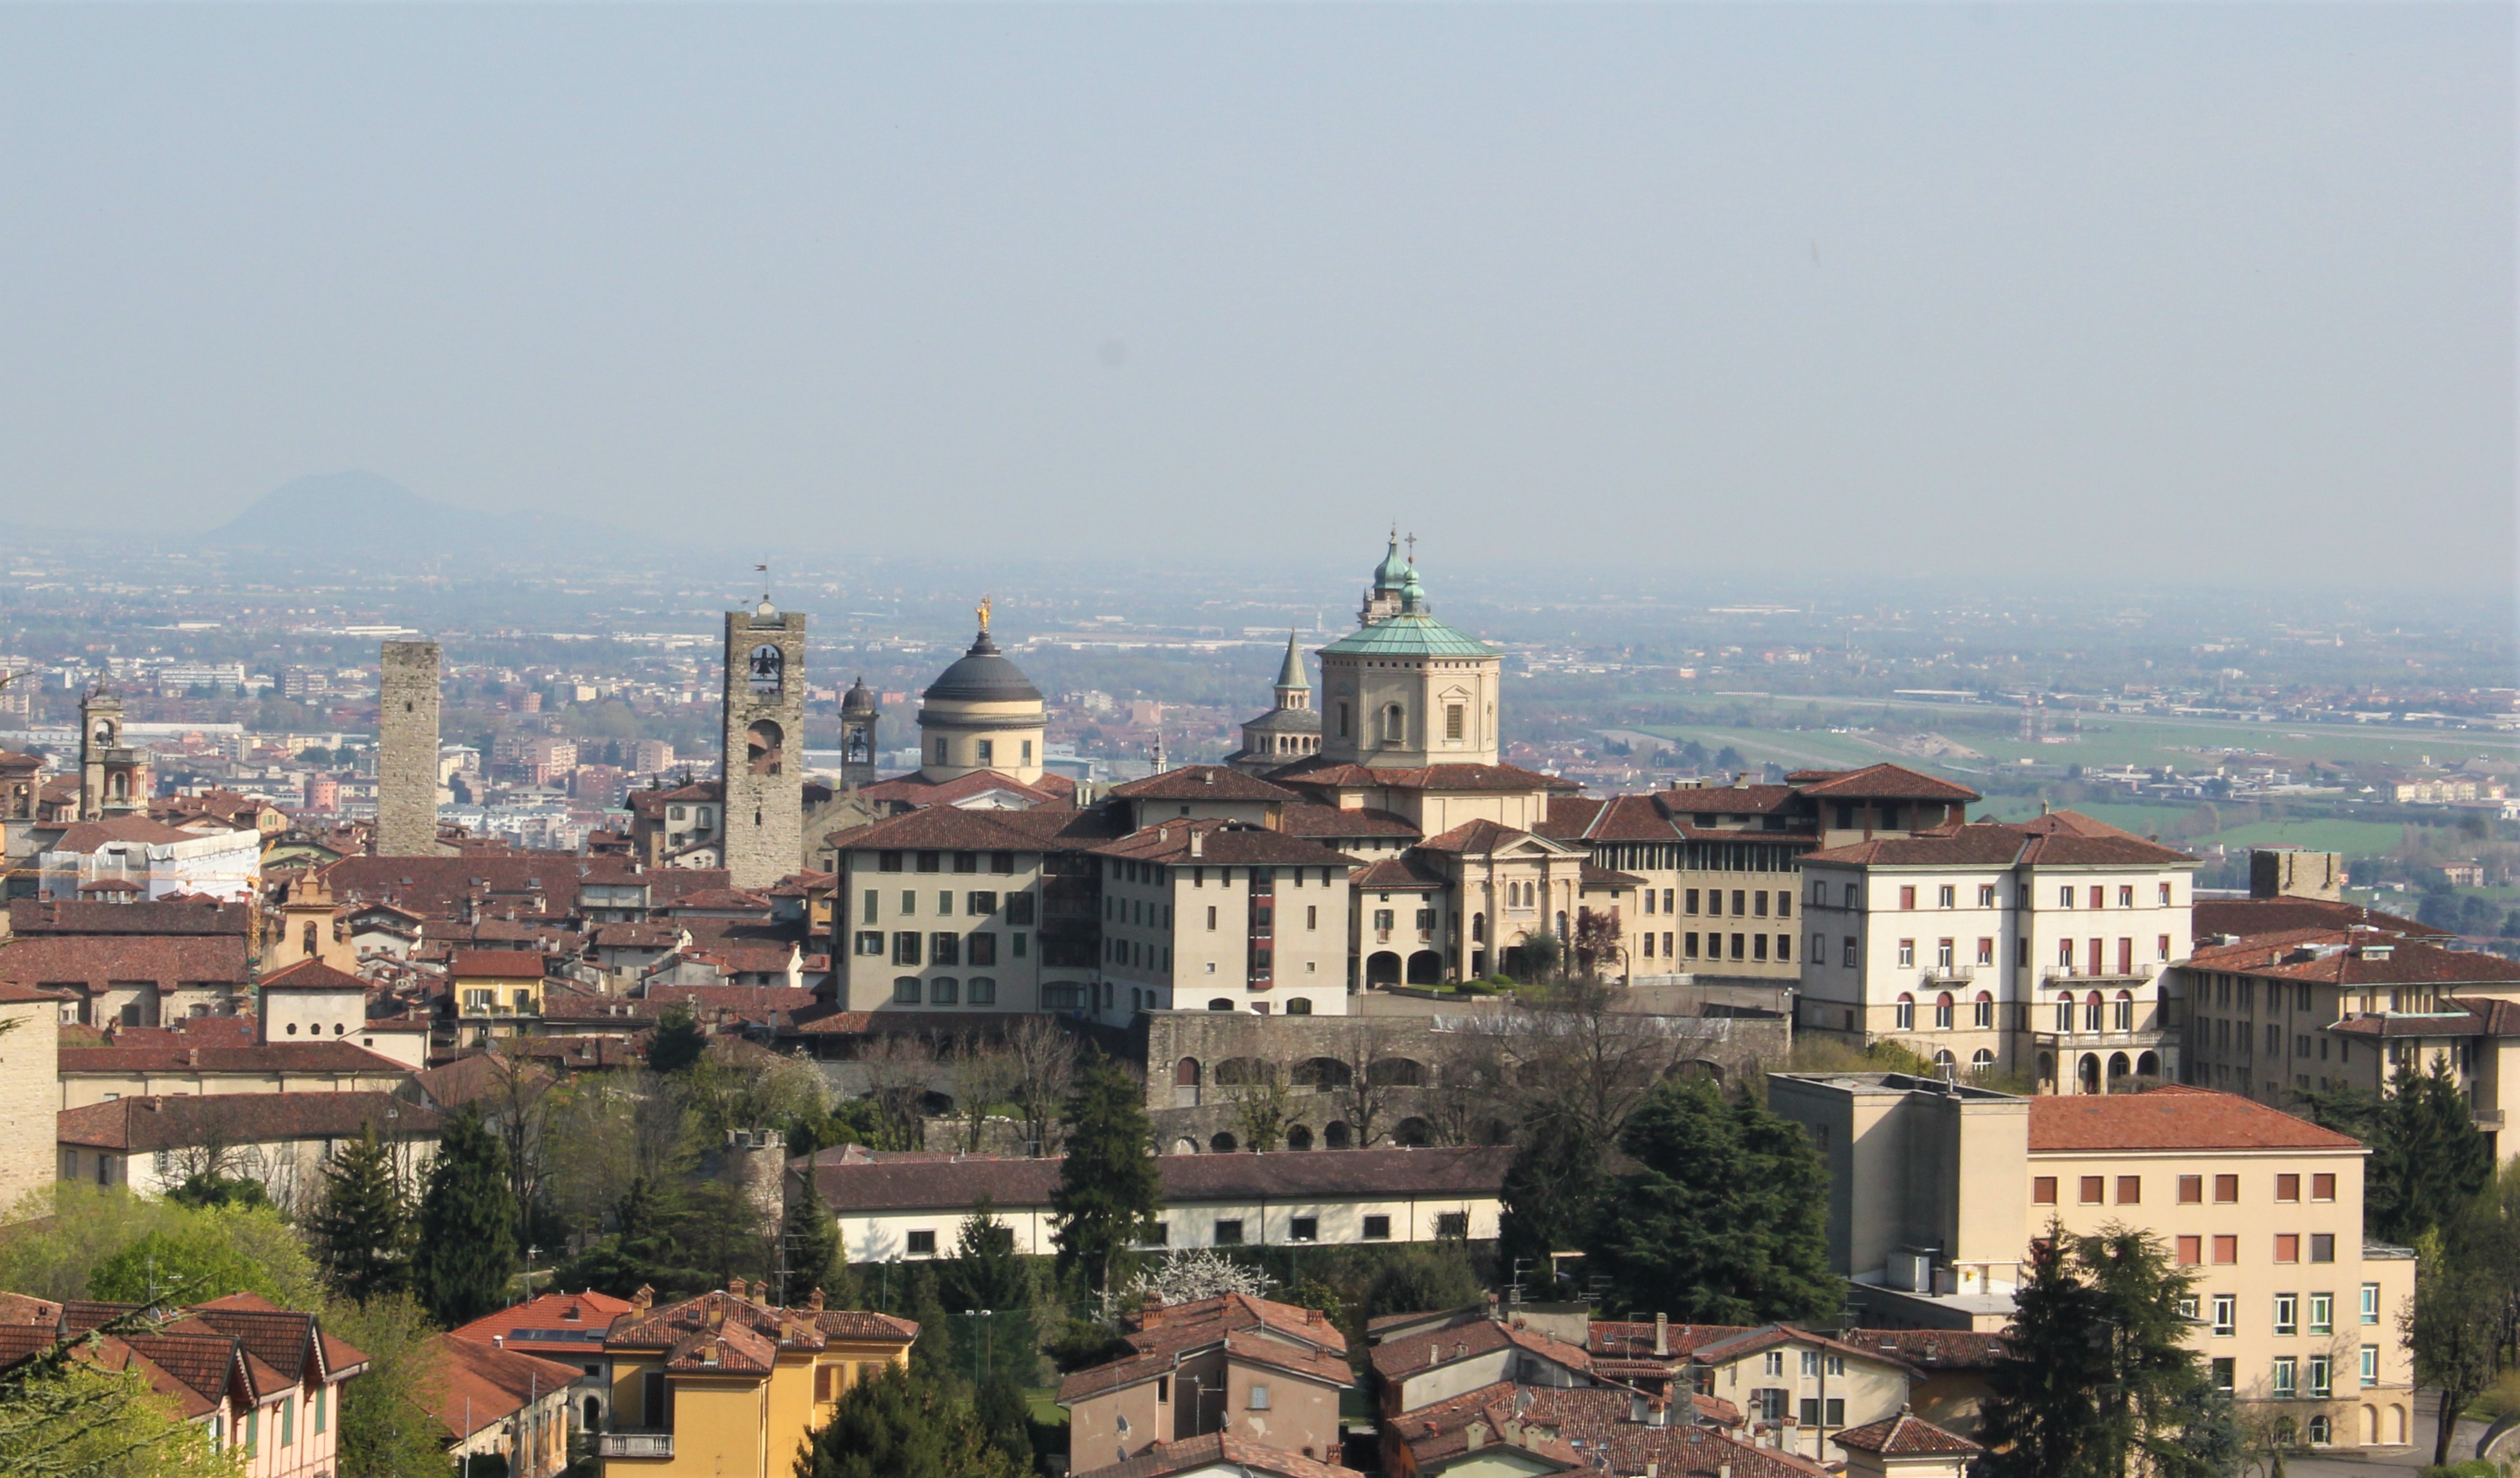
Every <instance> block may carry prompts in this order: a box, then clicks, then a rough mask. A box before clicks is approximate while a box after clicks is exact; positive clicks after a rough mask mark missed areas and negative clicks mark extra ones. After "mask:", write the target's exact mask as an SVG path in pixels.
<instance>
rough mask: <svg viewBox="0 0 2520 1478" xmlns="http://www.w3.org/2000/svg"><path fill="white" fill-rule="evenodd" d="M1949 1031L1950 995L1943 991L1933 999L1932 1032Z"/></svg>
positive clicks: (1950, 1015)
mask: <svg viewBox="0 0 2520 1478" xmlns="http://www.w3.org/2000/svg"><path fill="white" fill-rule="evenodd" d="M1951 1029H1952V993H1951V992H1949V991H1945V992H1943V993H1942V994H1941V995H1939V996H1936V997H1935V998H1934V1030H1936V1031H1938V1032H1947V1031H1950V1030H1951Z"/></svg>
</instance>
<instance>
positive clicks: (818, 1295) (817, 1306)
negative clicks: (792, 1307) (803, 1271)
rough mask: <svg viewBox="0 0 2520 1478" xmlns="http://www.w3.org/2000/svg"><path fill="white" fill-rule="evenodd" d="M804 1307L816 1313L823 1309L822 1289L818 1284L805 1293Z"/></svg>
mask: <svg viewBox="0 0 2520 1478" xmlns="http://www.w3.org/2000/svg"><path fill="white" fill-rule="evenodd" d="M805 1307H806V1308H808V1309H811V1310H813V1311H814V1312H815V1313H817V1314H819V1313H821V1312H822V1311H823V1290H822V1289H821V1288H820V1287H819V1286H818V1287H816V1288H815V1289H814V1291H813V1292H811V1293H808V1294H806V1295H805Z"/></svg>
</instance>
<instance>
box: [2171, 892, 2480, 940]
mask: <svg viewBox="0 0 2520 1478" xmlns="http://www.w3.org/2000/svg"><path fill="white" fill-rule="evenodd" d="M2191 926H2192V927H2193V928H2194V930H2195V931H2196V933H2197V935H2198V936H2199V937H2200V938H2201V937H2202V936H2204V935H2207V934H2238V935H2241V936H2243V937H2246V936H2248V935H2251V934H2273V933H2280V932H2283V931H2285V930H2288V929H2350V928H2358V927H2359V928H2373V929H2381V930H2385V931H2387V932H2388V933H2392V934H2409V935H2424V936H2433V937H2441V936H2446V935H2449V934H2451V933H2452V932H2453V931H2452V930H2449V929H2437V928H2434V927H2433V926H2432V925H2430V924H2428V923H2419V922H2417V921H2416V920H2414V919H2412V918H2401V917H2400V916H2398V915H2396V914H2383V913H2381V912H2380V911H2379V910H2378V909H2366V908H2363V907H2361V906H2359V905H2356V904H2350V903H2330V902H2328V901H2327V900H2325V899H2321V898H2199V899H2197V900H2196V909H2195V914H2194V918H2193V922H2192V925H2191Z"/></svg>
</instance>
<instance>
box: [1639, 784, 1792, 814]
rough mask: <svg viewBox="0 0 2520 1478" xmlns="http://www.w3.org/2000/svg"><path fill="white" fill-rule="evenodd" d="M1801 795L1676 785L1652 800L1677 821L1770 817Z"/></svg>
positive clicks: (1777, 788)
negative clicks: (1700, 817)
mask: <svg viewBox="0 0 2520 1478" xmlns="http://www.w3.org/2000/svg"><path fill="white" fill-rule="evenodd" d="M1801 793H1802V792H1801V791H1800V790H1799V789H1798V788H1796V787H1795V786H1792V785H1687V786H1682V785H1675V786H1673V787H1672V788H1670V789H1668V790H1656V791H1654V792H1653V793H1652V794H1651V795H1650V796H1649V797H1648V796H1639V797H1632V798H1633V799H1650V800H1651V801H1652V802H1653V806H1654V809H1655V810H1657V811H1660V812H1661V813H1662V814H1663V815H1665V816H1667V817H1670V818H1672V819H1674V820H1679V819H1681V818H1684V817H1690V816H1769V815H1773V814H1775V813H1777V812H1778V811H1782V810H1785V809H1787V808H1788V807H1790V806H1791V805H1792V804H1793V803H1794V800H1795V799H1796V798H1797V797H1798V796H1800V795H1801Z"/></svg>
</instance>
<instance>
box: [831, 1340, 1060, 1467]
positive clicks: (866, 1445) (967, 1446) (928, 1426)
mask: <svg viewBox="0 0 2520 1478" xmlns="http://www.w3.org/2000/svg"><path fill="white" fill-rule="evenodd" d="M1027 1472H1028V1469H1026V1468H1025V1467H1023V1466H1021V1465H1020V1464H1018V1463H1017V1462H1016V1461H1015V1460H1014V1459H1013V1458H1012V1457H1011V1456H1009V1455H1008V1454H1007V1453H1006V1452H1005V1451H1004V1450H1002V1449H1001V1448H1000V1447H999V1446H998V1445H997V1444H995V1443H993V1442H992V1441H991V1440H990V1433H989V1431H988V1429H987V1428H986V1427H985V1426H984V1425H983V1424H982V1422H981V1420H980V1417H979V1413H978V1412H977V1411H974V1410H973V1408H972V1405H971V1402H970V1401H969V1399H968V1398H967V1397H966V1396H965V1395H964V1394H963V1393H962V1390H961V1388H960V1387H959V1386H958V1385H957V1384H956V1383H955V1382H953V1381H951V1380H934V1379H928V1378H924V1377H921V1376H916V1375H913V1374H911V1373H910V1372H909V1371H906V1370H904V1369H902V1368H901V1367H900V1366H884V1368H883V1371H882V1373H880V1374H878V1375H877V1376H876V1377H875V1378H874V1379H873V1380H861V1381H859V1382H858V1383H857V1384H856V1385H853V1386H851V1387H849V1389H848V1393H847V1394H846V1395H844V1396H842V1397H841V1398H840V1400H839V1403H838V1405H837V1406H835V1407H834V1408H833V1409H832V1419H831V1422H830V1424H828V1425H826V1426H825V1427H824V1428H823V1429H822V1430H821V1431H818V1432H816V1433H815V1434H814V1437H813V1441H812V1444H811V1446H810V1447H809V1448H808V1450H807V1452H806V1455H805V1458H804V1460H803V1461H801V1462H799V1463H798V1464H797V1465H796V1474H797V1478H1026V1474H1027Z"/></svg>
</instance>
